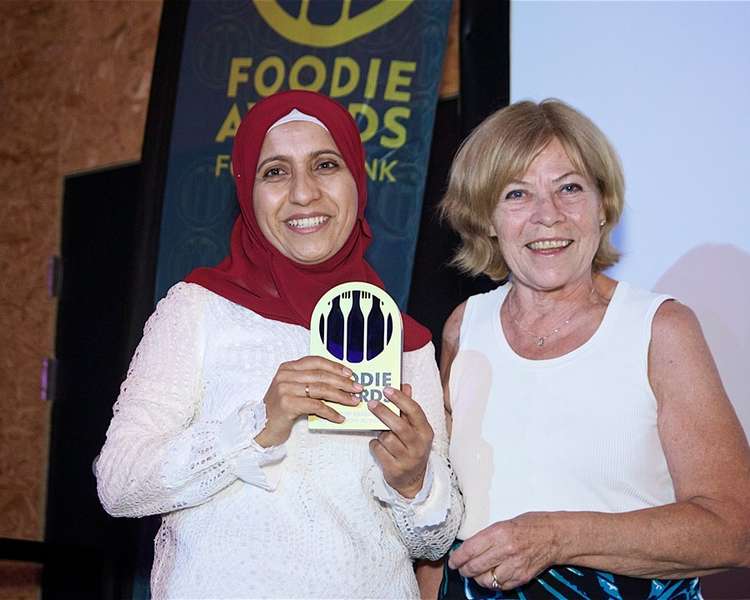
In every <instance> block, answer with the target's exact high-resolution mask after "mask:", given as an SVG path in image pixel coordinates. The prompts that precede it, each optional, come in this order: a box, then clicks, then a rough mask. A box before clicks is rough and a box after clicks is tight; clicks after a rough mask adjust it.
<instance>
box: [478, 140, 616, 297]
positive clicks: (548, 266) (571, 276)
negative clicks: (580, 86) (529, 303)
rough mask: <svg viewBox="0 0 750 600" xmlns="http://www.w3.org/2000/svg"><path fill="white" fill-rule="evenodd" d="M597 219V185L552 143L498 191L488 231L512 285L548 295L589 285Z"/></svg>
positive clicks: (599, 206)
mask: <svg viewBox="0 0 750 600" xmlns="http://www.w3.org/2000/svg"><path fill="white" fill-rule="evenodd" d="M602 219H604V209H603V207H602V202H601V196H600V194H599V191H598V190H597V188H596V185H595V184H594V182H592V181H590V180H589V179H588V178H587V177H586V176H585V175H584V174H583V173H580V172H578V171H577V170H576V168H575V166H573V164H572V163H571V161H570V159H569V158H568V155H567V154H566V153H565V150H564V149H563V147H562V145H561V144H560V142H559V141H558V140H557V139H553V140H552V141H550V142H549V143H548V144H547V145H546V146H545V147H544V149H543V150H542V151H541V152H540V153H539V154H538V155H537V156H536V158H535V159H534V160H533V161H532V163H531V165H530V166H529V168H528V170H527V171H526V173H524V174H523V176H522V177H521V178H520V180H518V181H512V182H510V183H509V184H508V185H507V186H505V188H503V190H502V192H501V194H500V197H499V200H498V203H497V206H496V207H495V210H494V211H493V213H492V227H493V229H494V231H495V234H496V235H497V237H498V241H499V244H500V249H501V251H502V254H503V258H504V259H505V261H506V263H507V264H508V267H509V268H510V270H511V272H512V273H513V278H514V281H515V282H516V283H518V284H521V285H525V286H527V287H530V288H532V289H535V290H541V291H552V290H558V289H562V288H565V287H570V286H576V285H578V284H579V283H581V282H582V281H584V280H586V279H588V280H589V281H590V278H591V270H592V261H593V259H594V255H595V254H596V251H597V248H598V246H599V239H600V236H601V227H600V222H601V220H602Z"/></svg>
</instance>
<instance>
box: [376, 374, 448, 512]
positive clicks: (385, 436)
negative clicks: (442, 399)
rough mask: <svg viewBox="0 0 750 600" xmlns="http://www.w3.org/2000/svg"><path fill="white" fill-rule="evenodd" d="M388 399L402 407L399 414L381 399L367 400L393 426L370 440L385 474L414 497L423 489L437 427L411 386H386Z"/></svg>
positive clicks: (393, 484)
mask: <svg viewBox="0 0 750 600" xmlns="http://www.w3.org/2000/svg"><path fill="white" fill-rule="evenodd" d="M384 393H385V395H386V397H387V398H388V400H390V401H391V402H393V403H394V404H395V405H396V406H397V407H398V408H399V410H400V411H401V415H397V414H396V413H394V412H393V411H392V410H391V409H389V408H388V407H386V406H383V404H382V403H380V402H377V401H372V400H371V401H370V402H368V403H367V406H368V408H369V409H370V411H371V412H372V413H373V414H374V415H375V416H376V417H378V419H380V420H381V421H383V423H385V424H386V425H388V427H390V431H384V432H383V433H381V434H380V435H378V437H377V438H376V439H374V440H372V441H371V442H370V449H371V450H372V453H373V454H374V455H375V458H376V459H377V460H378V462H379V463H380V466H381V467H382V469H383V476H384V477H385V480H386V481H387V482H388V485H390V486H391V487H392V488H393V489H395V490H396V491H397V492H398V493H399V494H401V495H402V496H403V497H404V498H413V497H414V496H416V495H417V494H418V493H419V490H421V489H422V484H423V483H424V475H425V471H426V470H427V461H428V459H429V457H430V449H431V448H432V437H433V431H432V427H430V424H429V422H428V421H427V417H426V416H425V414H424V411H423V410H422V407H421V406H419V404H417V402H415V401H414V400H413V399H412V398H411V386H410V385H409V384H404V385H403V391H402V392H400V391H398V390H396V389H394V388H385V390H384Z"/></svg>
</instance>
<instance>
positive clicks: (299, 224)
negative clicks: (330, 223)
mask: <svg viewBox="0 0 750 600" xmlns="http://www.w3.org/2000/svg"><path fill="white" fill-rule="evenodd" d="M329 218H330V217H326V216H320V217H303V218H302V219H289V220H288V221H287V222H286V223H287V225H289V226H290V227H295V228H296V229H306V228H308V227H317V226H318V225H322V224H323V223H325V222H326V221H327V220H328V219H329Z"/></svg>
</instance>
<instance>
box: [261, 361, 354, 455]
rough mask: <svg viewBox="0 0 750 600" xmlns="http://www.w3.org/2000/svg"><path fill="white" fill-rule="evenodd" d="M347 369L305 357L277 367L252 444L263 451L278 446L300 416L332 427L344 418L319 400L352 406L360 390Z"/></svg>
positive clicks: (287, 436) (264, 399)
mask: <svg viewBox="0 0 750 600" xmlns="http://www.w3.org/2000/svg"><path fill="white" fill-rule="evenodd" d="M351 376H352V372H351V370H350V369H348V368H346V367H344V366H343V365H340V364H338V363H335V362H333V361H331V360H328V359H325V358H322V357H319V356H305V357H304V358H300V359H299V360H293V361H290V362H286V363H281V365H280V366H279V368H278V370H277V371H276V375H275V376H274V378H273V381H271V385H270V386H269V387H268V391H267V392H266V395H265V397H264V398H263V402H265V404H266V426H265V428H264V429H263V431H261V432H260V433H259V434H258V435H257V436H255V441H256V442H257V443H258V444H259V445H261V446H263V447H265V448H267V447H269V446H279V445H281V444H283V443H284V442H286V441H287V439H289V435H290V434H291V432H292V425H294V421H295V420H296V419H297V418H298V417H301V416H303V415H317V416H318V417H320V418H322V419H326V420H328V421H332V422H334V423H343V421H344V417H342V416H341V415H340V414H339V413H337V412H336V411H335V410H333V409H332V408H331V407H330V406H328V405H327V404H325V403H324V402H323V400H327V401H329V402H336V403H338V404H346V405H347V406H356V405H357V404H359V402H360V399H359V397H357V396H355V395H354V394H359V392H361V391H362V389H363V388H362V386H361V385H360V384H358V383H356V382H355V381H354V380H353V379H352V378H351Z"/></svg>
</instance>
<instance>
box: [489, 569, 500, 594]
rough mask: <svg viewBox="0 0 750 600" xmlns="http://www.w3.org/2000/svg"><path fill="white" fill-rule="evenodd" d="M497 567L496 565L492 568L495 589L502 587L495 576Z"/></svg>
mask: <svg viewBox="0 0 750 600" xmlns="http://www.w3.org/2000/svg"><path fill="white" fill-rule="evenodd" d="M496 568H497V567H494V568H493V569H492V570H491V571H490V573H492V589H493V590H499V589H500V584H499V583H498V581H497V577H496V576H495V569H496Z"/></svg>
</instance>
